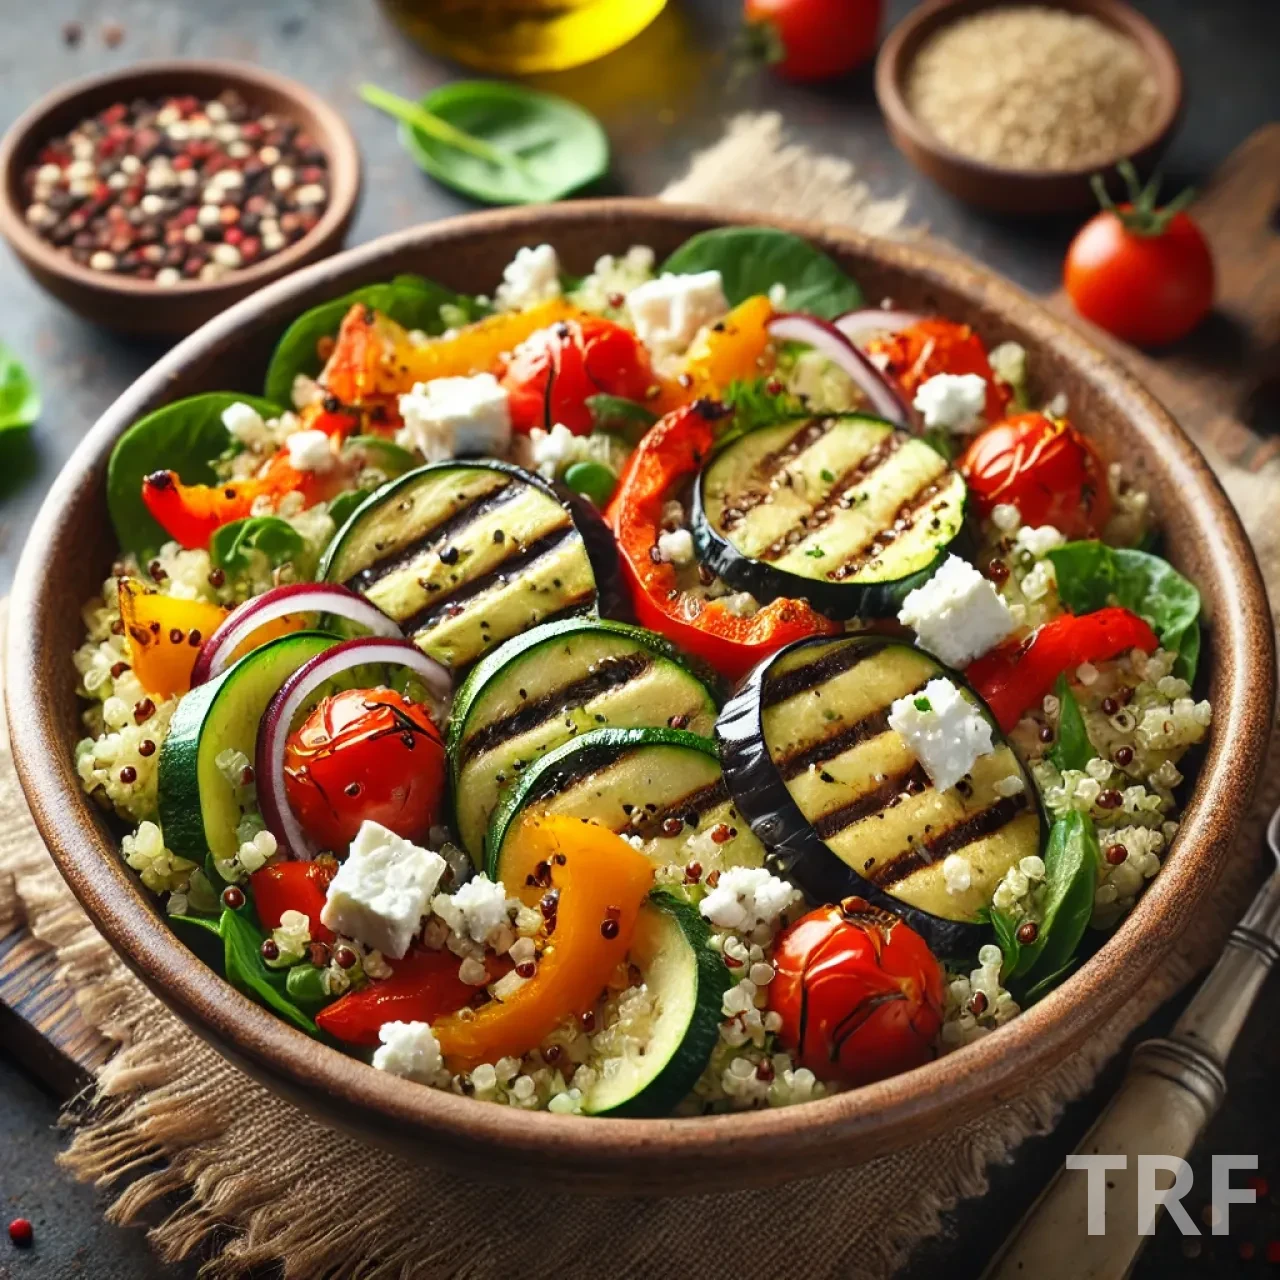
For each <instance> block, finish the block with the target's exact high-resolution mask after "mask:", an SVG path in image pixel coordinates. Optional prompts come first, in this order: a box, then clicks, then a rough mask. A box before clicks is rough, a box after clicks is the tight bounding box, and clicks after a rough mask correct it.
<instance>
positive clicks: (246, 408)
mask: <svg viewBox="0 0 1280 1280" xmlns="http://www.w3.org/2000/svg"><path fill="white" fill-rule="evenodd" d="M222 425H223V426H224V427H226V429H227V432H228V434H229V435H231V436H233V437H234V438H235V439H236V440H238V441H239V442H240V443H241V444H242V445H244V446H245V447H246V448H249V449H253V448H256V447H258V446H259V445H262V444H263V443H265V441H266V439H267V436H268V432H267V424H266V423H265V422H263V420H262V415H261V414H260V413H259V412H258V411H257V410H256V409H255V408H253V406H252V405H247V404H245V403H244V401H242V400H237V401H236V402H235V404H229V405H227V407H226V408H225V409H223V411H222Z"/></svg>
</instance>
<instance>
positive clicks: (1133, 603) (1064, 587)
mask: <svg viewBox="0 0 1280 1280" xmlns="http://www.w3.org/2000/svg"><path fill="white" fill-rule="evenodd" d="M1049 559H1050V560H1051V561H1052V562H1053V568H1054V573H1055V574H1056V575H1057V579H1058V595H1059V596H1060V597H1061V599H1062V603H1063V604H1065V605H1066V606H1067V608H1068V609H1070V610H1071V611H1072V612H1073V613H1092V612H1093V611H1094V610H1095V609H1101V608H1103V607H1104V606H1106V605H1108V604H1118V605H1122V606H1123V607H1124V608H1126V609H1129V610H1131V611H1132V612H1133V613H1136V614H1137V615H1138V616H1139V617H1141V618H1146V619H1147V621H1148V622H1150V623H1151V627H1152V630H1154V631H1155V633H1156V635H1158V636H1159V637H1160V644H1161V645H1162V646H1163V647H1164V648H1166V649H1171V650H1172V651H1173V652H1174V653H1176V654H1177V655H1178V661H1177V664H1176V665H1175V667H1174V671H1175V672H1176V673H1177V674H1178V675H1179V676H1181V677H1182V678H1183V679H1184V680H1187V681H1191V680H1194V679H1195V674H1196V664H1197V662H1198V661H1199V657H1200V592H1199V591H1197V590H1196V588H1195V586H1194V585H1193V584H1192V583H1191V582H1189V581H1188V580H1187V579H1186V578H1184V577H1183V576H1182V574H1180V573H1179V572H1178V571H1177V570H1176V569H1175V568H1174V567H1173V566H1172V565H1171V564H1169V562H1168V561H1167V560H1163V559H1161V558H1160V557H1159V556H1154V555H1151V554H1150V553H1149V552H1147V551H1134V550H1132V549H1130V548H1126V547H1108V546H1107V545H1106V544H1105V543H1102V542H1097V541H1090V542H1068V543H1067V544H1066V545H1065V546H1062V547H1056V548H1055V549H1054V550H1052V551H1050V552H1049Z"/></svg>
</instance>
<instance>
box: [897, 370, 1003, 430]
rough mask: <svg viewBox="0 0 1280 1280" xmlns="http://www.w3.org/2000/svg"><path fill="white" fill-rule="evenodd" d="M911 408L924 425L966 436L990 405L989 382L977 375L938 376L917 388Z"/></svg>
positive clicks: (940, 374) (952, 374)
mask: <svg viewBox="0 0 1280 1280" xmlns="http://www.w3.org/2000/svg"><path fill="white" fill-rule="evenodd" d="M911 403H912V405H913V406H914V407H915V408H916V409H918V410H919V411H920V412H921V413H922V414H923V415H924V425H925V426H926V427H929V428H934V427H937V428H940V429H942V430H943V431H954V432H957V433H963V432H966V431H972V430H973V428H974V427H975V426H977V425H978V419H979V417H980V416H981V415H982V411H983V409H984V408H985V407H986V403H987V380H986V379H985V378H983V377H981V376H979V375H978V374H976V373H937V374H934V376H933V377H932V378H927V379H925V381H924V382H922V383H921V384H920V386H919V387H917V388H916V398H915V399H914V400H913V401H912V402H911Z"/></svg>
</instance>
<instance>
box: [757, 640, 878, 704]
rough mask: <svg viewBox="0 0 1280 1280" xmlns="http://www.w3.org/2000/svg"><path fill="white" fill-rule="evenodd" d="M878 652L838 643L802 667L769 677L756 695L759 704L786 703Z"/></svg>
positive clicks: (860, 646) (867, 647)
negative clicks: (758, 695)
mask: <svg viewBox="0 0 1280 1280" xmlns="http://www.w3.org/2000/svg"><path fill="white" fill-rule="evenodd" d="M880 652H881V650H880V649H873V648H871V647H870V646H866V645H857V644H845V645H840V646H838V647H837V648H835V649H833V650H832V651H831V652H830V653H826V654H823V656H822V657H821V658H819V659H818V660H817V661H816V662H810V663H809V664H808V665H807V666H804V667H796V668H795V670H794V671H788V672H786V673H785V674H784V675H780V676H771V677H770V678H769V679H768V680H766V681H765V686H764V689H763V690H762V692H761V695H760V705H761V706H762V707H773V706H777V704H778V703H779V702H786V701H787V699H788V698H794V697H795V696H796V695H797V694H799V693H804V692H805V691H806V690H808V689H812V688H815V687H816V686H817V685H820V684H826V682H827V681H828V680H834V679H835V677H836V676H839V675H843V674H844V673H845V672H846V671H852V670H853V668H854V667H856V666H857V665H858V663H860V662H863V661H865V660H866V659H867V658H872V657H875V656H876V655H877V654H879V653H880Z"/></svg>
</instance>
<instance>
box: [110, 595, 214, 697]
mask: <svg viewBox="0 0 1280 1280" xmlns="http://www.w3.org/2000/svg"><path fill="white" fill-rule="evenodd" d="M117 586H118V589H119V597H120V621H121V622H123V623H124V633H125V636H126V638H127V639H128V642H129V664H130V666H132V667H133V673H134V675H136V676H137V677H138V679H139V681H141V683H142V687H143V688H144V689H145V690H146V691H147V692H148V693H149V694H152V695H153V696H154V697H157V698H169V697H172V696H173V695H174V694H176V693H186V692H187V690H188V689H190V688H191V668H192V667H193V666H195V662H196V655H197V654H198V653H199V652H200V646H201V644H202V643H203V642H204V641H205V640H207V639H208V638H209V636H210V635H212V634H213V631H214V629H215V628H216V627H217V625H218V623H220V622H221V621H222V620H223V618H225V617H226V616H227V611H226V610H225V609H223V608H221V607H220V606H219V605H216V604H209V603H207V602H206V601H204V600H180V599H179V598H178V597H176V596H166V595H161V594H160V593H159V592H158V591H154V590H152V589H151V588H149V587H147V586H144V585H143V584H142V583H141V582H139V581H137V579H135V578H121V579H119V581H118V583H117Z"/></svg>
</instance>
